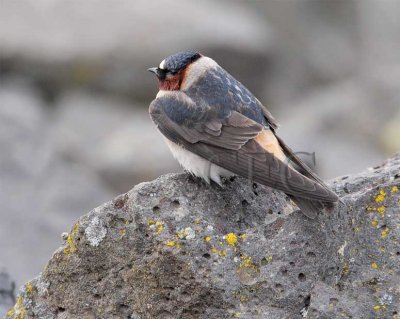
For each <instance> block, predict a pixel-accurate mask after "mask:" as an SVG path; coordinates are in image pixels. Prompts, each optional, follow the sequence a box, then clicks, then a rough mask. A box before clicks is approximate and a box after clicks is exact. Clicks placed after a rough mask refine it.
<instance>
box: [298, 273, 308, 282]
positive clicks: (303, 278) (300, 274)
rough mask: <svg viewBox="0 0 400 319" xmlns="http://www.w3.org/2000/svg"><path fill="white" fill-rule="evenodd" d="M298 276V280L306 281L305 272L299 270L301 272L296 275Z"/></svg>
mask: <svg viewBox="0 0 400 319" xmlns="http://www.w3.org/2000/svg"><path fill="white" fill-rule="evenodd" d="M298 278H299V280H300V281H306V275H305V274H303V273H302V272H301V273H299V276H298Z"/></svg>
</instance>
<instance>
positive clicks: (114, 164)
mask: <svg viewBox="0 0 400 319" xmlns="http://www.w3.org/2000/svg"><path fill="white" fill-rule="evenodd" d="M54 122H55V125H54V126H55V127H54V132H55V134H54V135H55V137H54V138H55V140H56V143H55V144H56V145H57V147H58V150H59V151H60V152H61V153H62V154H63V155H64V156H65V157H68V158H70V159H72V160H73V161H74V162H77V163H82V164H84V165H86V166H87V167H91V168H92V169H93V170H94V171H95V172H96V173H97V174H98V175H99V176H101V177H102V178H103V179H104V180H105V181H106V182H107V184H108V185H110V186H112V187H113V189H115V190H116V191H117V193H121V192H126V191H127V190H129V189H130V188H131V187H132V185H133V184H137V183H139V182H143V181H145V180H151V179H154V178H156V177H157V176H160V175H161V174H164V173H166V172H176V171H179V170H180V168H179V165H178V164H177V162H176V161H175V160H174V158H173V157H172V156H171V154H170V151H169V149H168V147H167V146H166V144H165V142H164V140H163V138H161V134H160V133H159V132H158V131H157V130H156V129H155V127H154V124H153V122H152V121H151V119H150V117H149V113H148V110H147V107H142V106H141V105H132V104H131V103H129V104H128V103H126V102H125V103H124V102H122V101H120V100H118V99H115V98H110V97H109V96H106V95H104V94H96V95H94V94H92V95H89V94H87V93H86V94H85V93H83V92H70V93H69V94H65V95H64V96H63V98H62V99H61V100H60V102H59V103H58V104H57V110H56V111H55V112H54ZM160 159H162V160H160Z"/></svg>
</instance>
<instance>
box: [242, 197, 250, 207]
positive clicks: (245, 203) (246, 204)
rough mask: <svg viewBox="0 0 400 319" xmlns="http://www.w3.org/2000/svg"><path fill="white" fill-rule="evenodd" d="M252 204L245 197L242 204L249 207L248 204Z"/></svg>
mask: <svg viewBox="0 0 400 319" xmlns="http://www.w3.org/2000/svg"><path fill="white" fill-rule="evenodd" d="M249 205H250V204H249V202H248V201H247V200H245V199H243V200H242V206H243V207H247V206H249Z"/></svg>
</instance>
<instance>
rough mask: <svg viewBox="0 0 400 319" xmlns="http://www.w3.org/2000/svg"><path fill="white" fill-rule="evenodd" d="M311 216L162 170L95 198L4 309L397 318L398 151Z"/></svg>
mask: <svg viewBox="0 0 400 319" xmlns="http://www.w3.org/2000/svg"><path fill="white" fill-rule="evenodd" d="M330 184H331V186H332V188H333V189H334V191H335V192H336V193H337V194H338V195H339V196H340V198H341V201H342V202H341V203H339V204H338V207H337V208H336V209H334V210H333V211H331V212H326V213H324V214H321V215H320V216H319V217H318V218H317V219H315V220H310V219H308V218H306V217H305V216H304V215H303V214H301V212H300V211H299V210H298V209H297V208H296V207H295V206H294V204H292V203H291V202H290V201H289V199H288V198H287V197H286V196H285V195H283V194H282V193H281V192H278V191H274V190H271V189H270V188H266V187H263V186H260V185H257V184H254V183H251V182H248V181H247V180H245V179H242V178H235V179H234V180H228V181H226V182H225V185H224V187H223V188H220V187H219V186H217V185H214V184H212V185H207V184H205V183H203V182H201V181H200V180H198V179H196V178H193V177H191V176H189V175H188V174H170V175H164V176H161V177H160V178H158V179H156V180H155V181H152V182H148V183H142V184H139V185H137V186H136V187H135V188H133V189H132V190H131V191H130V192H128V193H126V194H124V195H120V196H118V197H117V198H115V199H114V200H112V201H110V202H108V203H106V204H104V205H102V206H100V207H98V208H95V209H94V210H93V211H91V212H90V213H89V214H87V215H84V216H83V217H81V218H80V219H79V220H78V221H77V222H76V223H75V224H74V225H73V226H72V228H71V230H70V232H69V235H68V237H66V241H65V244H64V245H63V246H62V247H60V248H59V249H58V250H57V251H56V252H55V253H54V255H53V256H52V258H51V259H50V260H49V262H48V264H47V265H46V266H45V267H44V269H43V272H42V274H40V275H39V276H38V277H37V278H35V279H33V280H32V281H30V282H28V283H27V284H26V285H25V286H24V287H23V288H22V289H21V290H20V293H19V296H18V297H17V301H16V305H15V307H14V308H13V309H11V310H10V311H9V312H8V315H7V317H6V318H19V319H20V318H48V319H50V318H57V319H67V318H68V319H74V318H80V319H86V318H88V319H89V318H107V319H110V318H131V319H133V318H135V319H139V318H140V319H147V318H160V319H161V318H162V319H168V318H171V319H172V318H173V319H175V318H185V319H189V318H211V319H217V318H246V319H250V318H252V319H254V318H260V319H261V318H262V319H275V318H276V319H284V318H287V319H296V318H310V319H311V318H319V319H321V318H329V319H332V318H353V319H355V318H363V319H367V318H398V314H399V304H400V290H399V287H400V279H399V278H400V245H399V237H400V236H399V231H400V229H399V225H400V212H399V210H400V209H399V207H400V191H399V188H400V156H396V157H394V158H392V159H390V160H388V161H387V162H386V163H384V164H383V165H381V166H379V167H375V168H374V169H370V170H368V171H366V172H363V173H361V174H358V175H352V176H344V177H340V178H337V179H335V180H333V181H331V183H330Z"/></svg>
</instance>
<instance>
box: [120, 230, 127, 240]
mask: <svg viewBox="0 0 400 319" xmlns="http://www.w3.org/2000/svg"><path fill="white" fill-rule="evenodd" d="M119 233H120V235H121V238H122V237H124V236H125V234H126V229H120V230H119Z"/></svg>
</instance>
